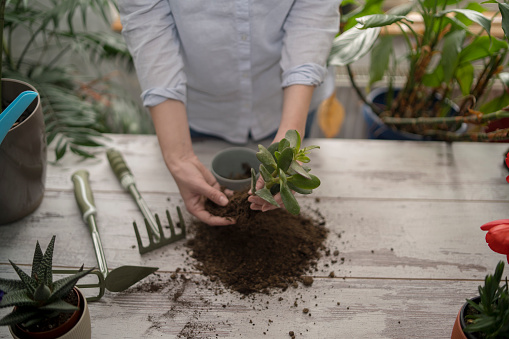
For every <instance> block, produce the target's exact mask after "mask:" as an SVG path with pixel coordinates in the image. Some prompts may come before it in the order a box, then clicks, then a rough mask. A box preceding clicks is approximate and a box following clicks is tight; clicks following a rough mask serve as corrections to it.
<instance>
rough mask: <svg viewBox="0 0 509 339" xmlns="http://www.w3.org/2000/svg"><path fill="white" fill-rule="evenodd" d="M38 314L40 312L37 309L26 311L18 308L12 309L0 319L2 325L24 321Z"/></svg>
mask: <svg viewBox="0 0 509 339" xmlns="http://www.w3.org/2000/svg"><path fill="white" fill-rule="evenodd" d="M37 314H39V312H37V311H36V310H33V311H26V310H19V309H17V310H16V311H12V312H11V313H9V314H7V315H6V316H5V317H3V318H2V319H0V326H8V325H15V324H20V323H24V322H25V321H26V320H28V319H32V318H33V317H34V316H36V315H37Z"/></svg>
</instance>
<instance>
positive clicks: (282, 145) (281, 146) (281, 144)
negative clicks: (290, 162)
mask: <svg viewBox="0 0 509 339" xmlns="http://www.w3.org/2000/svg"><path fill="white" fill-rule="evenodd" d="M287 147H290V141H288V140H286V138H283V139H281V140H280V141H279V145H278V151H279V152H282V151H283V150H284V149H285V148H287Z"/></svg>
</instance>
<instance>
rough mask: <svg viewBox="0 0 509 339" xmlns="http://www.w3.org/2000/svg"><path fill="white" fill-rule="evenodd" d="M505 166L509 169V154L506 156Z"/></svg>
mask: <svg viewBox="0 0 509 339" xmlns="http://www.w3.org/2000/svg"><path fill="white" fill-rule="evenodd" d="M505 164H506V165H507V167H509V153H507V154H506V156H505Z"/></svg>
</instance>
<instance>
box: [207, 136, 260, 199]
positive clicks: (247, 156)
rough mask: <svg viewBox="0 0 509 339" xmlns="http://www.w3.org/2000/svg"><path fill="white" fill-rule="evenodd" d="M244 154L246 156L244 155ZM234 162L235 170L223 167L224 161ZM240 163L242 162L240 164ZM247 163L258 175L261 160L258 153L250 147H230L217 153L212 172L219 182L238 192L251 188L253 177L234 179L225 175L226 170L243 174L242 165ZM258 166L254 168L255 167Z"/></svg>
mask: <svg viewBox="0 0 509 339" xmlns="http://www.w3.org/2000/svg"><path fill="white" fill-rule="evenodd" d="M242 154H244V156H243V155H242ZM231 159H234V160H232V161H234V162H235V165H234V168H230V167H229V166H222V162H223V161H230V160H231ZM239 161H240V162H239ZM243 162H247V163H248V165H250V167H251V168H254V169H255V171H256V172H257V173H258V166H259V163H260V162H259V160H258V158H257V157H256V151H255V150H254V149H252V148H249V147H239V146H236V147H228V148H225V149H223V150H221V151H219V152H217V153H216V154H215V155H214V157H213V158H212V162H211V166H210V171H211V172H212V174H213V175H214V177H215V178H216V180H217V182H218V183H219V184H220V185H221V186H224V187H226V188H228V189H231V190H234V191H238V190H242V189H245V188H247V187H249V184H250V183H251V177H249V178H244V179H232V178H231V177H229V176H228V174H225V168H229V171H230V169H231V171H230V172H228V173H241V171H240V169H241V168H242V166H241V165H242V163H243ZM255 164H256V166H253V165H255Z"/></svg>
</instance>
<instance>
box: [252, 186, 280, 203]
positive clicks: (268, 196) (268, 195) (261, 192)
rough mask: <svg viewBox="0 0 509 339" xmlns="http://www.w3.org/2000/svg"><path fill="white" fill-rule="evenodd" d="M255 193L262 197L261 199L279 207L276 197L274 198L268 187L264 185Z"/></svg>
mask: <svg viewBox="0 0 509 339" xmlns="http://www.w3.org/2000/svg"><path fill="white" fill-rule="evenodd" d="M255 194H256V195H257V196H259V197H260V198H262V199H263V200H265V201H267V202H268V203H270V204H272V205H274V206H277V207H279V204H278V203H277V201H276V199H274V197H273V196H272V194H271V193H270V190H269V189H268V188H266V187H264V188H261V189H259V190H258V191H256V193H255Z"/></svg>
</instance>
